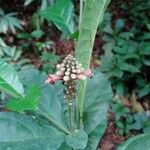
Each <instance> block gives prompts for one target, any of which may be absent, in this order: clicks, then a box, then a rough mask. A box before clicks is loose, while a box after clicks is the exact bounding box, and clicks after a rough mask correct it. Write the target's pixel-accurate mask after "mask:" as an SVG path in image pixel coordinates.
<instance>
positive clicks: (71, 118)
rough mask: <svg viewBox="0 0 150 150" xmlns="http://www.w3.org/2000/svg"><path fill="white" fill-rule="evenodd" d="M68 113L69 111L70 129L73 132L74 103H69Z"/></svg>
mask: <svg viewBox="0 0 150 150" xmlns="http://www.w3.org/2000/svg"><path fill="white" fill-rule="evenodd" d="M68 113H69V129H70V131H71V133H72V132H73V117H72V103H70V102H69V103H68Z"/></svg>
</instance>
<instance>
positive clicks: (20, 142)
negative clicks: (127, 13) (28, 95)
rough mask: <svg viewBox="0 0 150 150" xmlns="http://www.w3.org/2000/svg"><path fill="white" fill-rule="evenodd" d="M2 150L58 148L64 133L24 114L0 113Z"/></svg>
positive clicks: (54, 149)
mask: <svg viewBox="0 0 150 150" xmlns="http://www.w3.org/2000/svg"><path fill="white" fill-rule="evenodd" d="M0 129H1V130H0V149H1V150H8V149H10V150H31V149H32V150H41V149H43V150H48V149H50V150H57V149H58V148H59V147H60V145H61V144H62V142H63V141H64V134H63V133H62V132H60V131H58V130H56V129H55V128H54V127H52V126H46V125H45V124H43V123H41V122H39V121H38V120H36V119H34V118H31V117H29V116H26V115H24V114H18V113H9V112H1V113H0Z"/></svg>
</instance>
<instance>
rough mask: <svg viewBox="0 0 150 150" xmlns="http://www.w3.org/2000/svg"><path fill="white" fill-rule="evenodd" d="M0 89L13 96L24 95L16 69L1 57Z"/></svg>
mask: <svg viewBox="0 0 150 150" xmlns="http://www.w3.org/2000/svg"><path fill="white" fill-rule="evenodd" d="M0 89H2V90H4V91H5V92H7V93H9V94H10V95H12V96H14V97H17V98H22V97H24V89H23V86H22V84H21V82H20V80H19V78H18V75H17V73H16V71H15V70H14V69H13V68H12V67H11V66H10V65H8V64H7V63H6V62H4V61H3V60H2V59H0Z"/></svg>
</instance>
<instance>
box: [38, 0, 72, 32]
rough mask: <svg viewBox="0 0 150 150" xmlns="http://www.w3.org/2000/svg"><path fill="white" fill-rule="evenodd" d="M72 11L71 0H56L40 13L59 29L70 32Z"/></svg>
mask: <svg viewBox="0 0 150 150" xmlns="http://www.w3.org/2000/svg"><path fill="white" fill-rule="evenodd" d="M72 13H73V4H72V1H71V0H58V1H56V3H55V4H54V5H53V6H50V7H48V8H47V9H46V10H44V11H42V12H41V13H40V15H41V16H43V17H44V18H45V19H47V20H48V21H52V22H53V23H54V24H55V25H56V26H57V28H58V29H59V30H61V31H63V32H65V33H68V34H71V33H72V27H71V25H70V22H71V18H72Z"/></svg>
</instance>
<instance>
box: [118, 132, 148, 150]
mask: <svg viewBox="0 0 150 150" xmlns="http://www.w3.org/2000/svg"><path fill="white" fill-rule="evenodd" d="M149 141H150V134H142V135H138V136H135V137H132V138H130V139H128V140H127V141H126V142H125V143H123V144H122V145H121V146H119V147H118V148H117V150H143V148H144V149H145V150H149V148H150V142H149Z"/></svg>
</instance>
